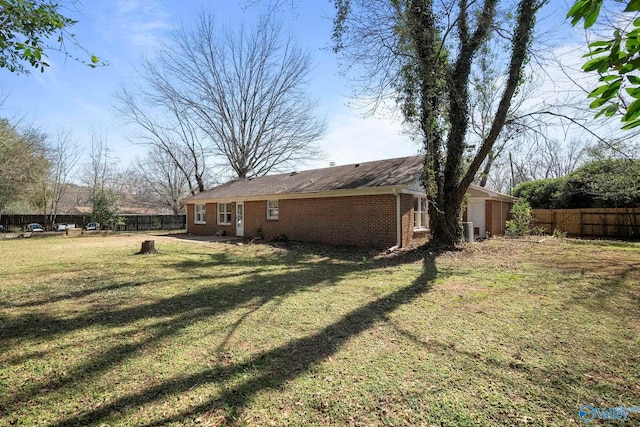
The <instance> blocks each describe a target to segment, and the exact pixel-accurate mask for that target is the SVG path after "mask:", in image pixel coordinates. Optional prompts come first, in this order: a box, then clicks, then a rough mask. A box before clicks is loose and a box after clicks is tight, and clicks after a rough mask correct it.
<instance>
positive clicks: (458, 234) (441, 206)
mask: <svg viewBox="0 0 640 427" xmlns="http://www.w3.org/2000/svg"><path fill="white" fill-rule="evenodd" d="M541 4H542V3H540V2H539V1H538V0H522V1H521V2H520V4H519V7H518V16H517V26H516V30H515V33H514V38H513V42H512V46H511V60H510V64H509V77H508V79H507V84H506V86H505V90H504V92H503V94H502V97H501V99H500V103H499V106H498V110H497V112H496V114H495V116H494V119H493V122H492V125H491V129H490V131H489V134H488V135H487V137H486V138H485V140H484V141H483V143H482V145H481V146H480V149H479V150H478V152H477V153H476V155H475V157H474V158H473V159H472V161H471V163H470V165H469V167H468V168H467V170H466V171H463V170H462V168H461V165H462V156H463V154H464V146H465V140H464V138H465V136H466V131H467V126H468V117H469V111H468V102H469V100H468V91H467V90H466V87H467V86H466V85H467V83H468V77H469V73H470V64H471V59H472V58H473V55H474V54H475V53H476V52H477V49H478V47H479V45H480V42H481V41H482V39H483V38H484V37H485V36H486V31H488V30H489V25H488V24H485V22H489V20H488V19H489V18H490V16H489V15H490V14H491V13H492V8H493V7H495V2H493V4H492V2H491V1H490V0H488V1H487V3H485V7H484V10H483V15H482V17H481V18H480V20H479V23H478V27H477V29H476V31H475V33H474V34H473V35H472V36H470V37H468V36H469V35H468V34H467V32H466V19H465V15H464V11H465V7H466V2H465V0H461V13H460V17H459V21H460V23H459V24H458V26H459V29H460V39H461V48H460V54H459V56H458V58H457V60H456V64H455V66H454V67H453V71H452V73H451V75H450V76H449V78H448V79H447V84H448V86H449V94H450V103H449V108H450V111H449V119H450V120H449V122H450V123H451V131H450V132H449V134H448V137H447V161H446V165H445V170H444V182H443V187H442V188H443V189H442V191H438V196H439V197H438V199H437V203H438V206H437V209H433V212H434V216H432V221H433V225H434V226H433V243H434V244H436V245H439V246H445V247H453V246H455V245H456V244H457V243H458V242H459V241H460V240H461V238H462V227H461V224H460V220H461V210H462V201H463V200H464V196H465V193H466V192H467V189H468V188H469V185H471V182H472V181H473V179H474V177H475V175H476V173H477V172H478V170H479V169H480V166H481V165H482V163H483V162H484V160H485V158H486V157H487V155H488V154H489V152H490V151H491V149H492V148H493V145H494V143H495V141H496V140H497V139H498V136H499V135H500V132H501V131H502V128H503V127H504V124H505V121H506V117H507V113H508V110H509V106H510V105H511V100H512V98H513V94H514V93H515V90H516V88H517V87H518V84H519V83H520V79H521V76H522V68H523V66H524V60H525V58H526V56H527V47H528V45H529V41H530V38H531V32H532V30H533V25H534V20H535V13H536V11H537V9H538V8H539V6H540V5H541ZM485 18H486V19H487V21H485ZM483 31H485V33H484V34H482V32H483ZM452 93H453V94H455V96H453V95H451V94H452ZM465 117H466V118H465Z"/></svg>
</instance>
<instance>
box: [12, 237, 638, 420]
mask: <svg viewBox="0 0 640 427" xmlns="http://www.w3.org/2000/svg"><path fill="white" fill-rule="evenodd" d="M145 238H149V237H148V236H143V235H123V236H117V235H116V236H104V237H92V238H78V239H65V238H56V239H24V240H6V241H0V253H1V254H2V265H1V266H0V277H1V279H0V425H24V426H32V425H43V426H45V425H46V426H72V425H78V426H85V425H95V426H103V425H110V426H113V425H131V426H133V425H136V426H140V425H146V426H152V425H175V426H183V425H205V426H214V425H229V424H234V425H260V426H262V425H277V426H280V425H296V426H313V425H317V426H321V425H336V426H343V425H355V426H365V425H366V426H370V425H390V426H401V425H425V426H426V425H450V426H495V425H550V426H564V425H572V424H575V425H577V424H579V423H580V419H579V416H578V411H579V408H580V407H581V406H582V405H585V404H591V405H595V406H600V407H615V406H628V407H631V406H640V380H639V378H640V354H639V352H638V349H639V348H640V338H638V332H639V331H640V245H638V244H630V243H625V244H610V243H606V242H597V241H575V240H568V239H563V240H560V239H551V238H550V239H546V240H544V241H543V242H541V243H533V242H530V241H523V240H500V239H493V240H489V241H487V242H483V243H478V244H472V245H469V246H467V247H465V248H464V249H463V250H461V251H458V252H451V253H445V254H440V255H437V256H436V255H430V254H429V253H420V252H411V253H406V254H401V255H396V256H374V254H372V253H370V252H368V251H359V250H352V249H335V248H334V249H332V248H326V247H322V246H312V245H295V244H289V245H287V246H286V247H285V248H272V247H269V246H266V245H255V246H253V245H246V246H235V245H227V244H214V243H209V244H203V243H193V242H180V241H177V240H174V239H170V238H165V237H155V239H156V247H157V249H158V250H159V251H160V253H158V254H155V255H135V253H136V252H137V251H138V250H139V248H140V242H141V241H142V240H144V239H145ZM628 422H632V423H633V422H636V423H640V413H637V414H633V413H632V414H630V415H629V419H628Z"/></svg>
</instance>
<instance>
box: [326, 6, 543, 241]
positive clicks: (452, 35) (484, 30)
mask: <svg viewBox="0 0 640 427" xmlns="http://www.w3.org/2000/svg"><path fill="white" fill-rule="evenodd" d="M515 3H516V4H515V5H513V4H511V5H509V6H510V7H511V10H515V11H516V13H515V14H514V17H515V19H514V22H513V24H512V25H510V27H508V28H503V27H501V25H500V24H501V22H500V21H499V20H498V19H496V16H497V13H498V8H499V1H498V0H485V1H467V0H457V1H454V2H445V1H441V2H440V1H433V0H337V1H336V2H335V5H336V8H337V14H336V19H335V21H334V40H335V48H336V50H337V51H339V52H343V54H344V56H343V58H345V59H346V60H347V61H348V62H349V64H351V65H355V66H356V67H357V68H358V69H359V70H360V71H364V73H362V74H361V76H362V77H363V79H364V82H365V86H368V87H365V90H366V91H367V92H368V93H372V94H373V95H374V97H377V98H380V97H381V96H388V95H389V94H390V93H391V94H393V95H394V96H395V98H396V100H397V101H398V104H399V106H400V107H401V109H402V111H403V114H404V117H405V120H406V121H407V122H409V123H411V124H412V125H413V126H414V127H415V128H417V129H418V130H419V133H417V134H416V138H417V139H419V140H420V141H421V142H422V143H423V146H424V151H425V153H426V154H425V170H424V171H425V173H424V184H425V188H426V191H427V195H428V196H429V200H430V204H429V214H430V217H431V220H432V223H433V241H434V242H435V243H436V244H440V245H444V246H452V245H455V244H456V243H457V241H458V240H459V239H460V237H461V235H462V230H461V227H460V221H461V207H462V201H463V199H464V196H465V194H466V192H467V189H468V187H469V185H470V184H471V182H472V181H473V180H474V179H475V177H476V175H477V173H478V171H479V170H480V167H481V166H482V164H483V163H484V162H485V159H486V157H487V155H488V154H489V152H490V151H491V150H492V149H493V148H494V146H495V143H496V141H497V140H498V138H499V136H500V134H501V132H502V131H503V129H504V126H505V124H506V123H507V120H508V118H509V110H510V107H511V104H512V100H513V99H514V95H515V93H516V91H517V89H518V87H519V85H520V82H521V79H522V78H523V69H524V66H525V59H526V57H527V54H528V47H529V44H530V41H531V39H532V32H533V27H534V23H535V15H536V13H537V11H538V9H539V8H540V7H541V6H542V5H543V4H544V0H520V1H518V2H515ZM494 33H497V34H499V35H500V40H501V41H502V43H501V47H502V48H503V49H504V50H503V51H502V54H501V56H500V57H501V58H503V59H504V60H503V63H504V66H503V67H502V69H501V72H502V78H503V79H504V81H505V83H504V89H503V90H502V91H501V93H500V96H499V100H498V101H497V103H496V108H495V110H494V112H493V114H492V118H491V122H490V123H491V124H490V126H489V127H488V130H487V132H486V136H485V137H484V138H482V140H481V141H480V143H479V144H477V148H476V149H475V150H474V151H473V152H472V153H471V154H469V152H468V150H467V148H468V147H467V142H468V141H467V138H468V135H469V133H470V114H471V113H470V76H471V72H472V71H473V68H474V64H476V63H477V59H478V58H479V57H480V56H481V52H482V48H483V47H484V46H485V42H486V40H487V39H488V38H489V37H490V36H491V35H492V34H494ZM371 88H373V91H372V90H371Z"/></svg>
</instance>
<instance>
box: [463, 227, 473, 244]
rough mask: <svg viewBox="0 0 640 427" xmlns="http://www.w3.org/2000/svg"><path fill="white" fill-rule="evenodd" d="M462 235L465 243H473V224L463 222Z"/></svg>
mask: <svg viewBox="0 0 640 427" xmlns="http://www.w3.org/2000/svg"><path fill="white" fill-rule="evenodd" d="M462 233H463V235H464V241H465V242H473V223H472V222H463V223H462Z"/></svg>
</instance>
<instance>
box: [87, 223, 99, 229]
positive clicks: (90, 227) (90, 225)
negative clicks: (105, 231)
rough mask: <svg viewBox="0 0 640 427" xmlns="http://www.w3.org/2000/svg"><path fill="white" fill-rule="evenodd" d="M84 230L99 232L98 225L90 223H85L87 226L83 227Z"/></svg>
mask: <svg viewBox="0 0 640 427" xmlns="http://www.w3.org/2000/svg"><path fill="white" fill-rule="evenodd" d="M84 228H85V229H87V230H100V223H99V222H90V223H87V225H85V226H84Z"/></svg>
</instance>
